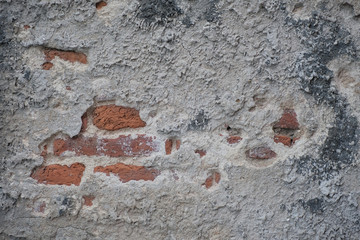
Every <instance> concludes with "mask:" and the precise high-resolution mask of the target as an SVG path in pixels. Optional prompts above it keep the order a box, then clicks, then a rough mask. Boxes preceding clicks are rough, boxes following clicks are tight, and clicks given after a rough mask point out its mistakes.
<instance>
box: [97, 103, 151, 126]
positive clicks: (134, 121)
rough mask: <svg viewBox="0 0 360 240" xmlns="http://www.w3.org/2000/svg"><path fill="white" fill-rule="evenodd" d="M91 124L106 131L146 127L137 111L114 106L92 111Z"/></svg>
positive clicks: (101, 107)
mask: <svg viewBox="0 0 360 240" xmlns="http://www.w3.org/2000/svg"><path fill="white" fill-rule="evenodd" d="M93 123H94V125H95V126H96V127H98V128H99V129H104V130H108V131H113V130H118V129H122V128H139V127H145V125H146V123H145V122H144V121H143V120H141V118H140V115H139V111H138V110H136V109H134V108H128V107H122V106H116V105H114V104H111V105H106V106H100V107H97V108H96V109H95V110H94V118H93Z"/></svg>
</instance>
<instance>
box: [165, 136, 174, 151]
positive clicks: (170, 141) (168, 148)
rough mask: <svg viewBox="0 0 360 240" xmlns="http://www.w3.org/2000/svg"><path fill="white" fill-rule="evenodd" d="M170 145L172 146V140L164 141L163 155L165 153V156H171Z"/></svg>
mask: <svg viewBox="0 0 360 240" xmlns="http://www.w3.org/2000/svg"><path fill="white" fill-rule="evenodd" d="M172 145H173V140H172V139H166V141H165V153H166V155H170V154H171V151H172Z"/></svg>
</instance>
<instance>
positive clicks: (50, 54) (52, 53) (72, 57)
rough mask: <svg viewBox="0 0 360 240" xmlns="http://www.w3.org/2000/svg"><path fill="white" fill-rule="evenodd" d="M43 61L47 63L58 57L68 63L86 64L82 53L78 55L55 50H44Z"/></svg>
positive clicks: (85, 58) (72, 52)
mask: <svg viewBox="0 0 360 240" xmlns="http://www.w3.org/2000/svg"><path fill="white" fill-rule="evenodd" d="M44 54H45V59H46V61H47V62H50V61H51V60H53V59H54V58H55V57H59V58H61V59H63V60H65V61H69V62H72V63H73V62H79V63H83V64H86V63H87V57H86V55H85V54H83V53H78V52H74V51H63V50H57V49H45V50H44Z"/></svg>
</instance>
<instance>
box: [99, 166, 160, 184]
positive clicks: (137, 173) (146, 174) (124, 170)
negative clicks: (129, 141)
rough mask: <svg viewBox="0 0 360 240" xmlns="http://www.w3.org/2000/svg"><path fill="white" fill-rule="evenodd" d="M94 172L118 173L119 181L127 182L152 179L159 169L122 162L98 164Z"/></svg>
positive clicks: (158, 172) (108, 174)
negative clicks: (104, 165)
mask: <svg viewBox="0 0 360 240" xmlns="http://www.w3.org/2000/svg"><path fill="white" fill-rule="evenodd" d="M94 172H103V173H106V175H107V176H110V173H113V174H115V175H118V177H119V179H120V181H121V182H124V183H126V182H128V181H131V180H135V181H139V180H144V181H154V179H155V178H156V177H157V176H158V175H159V174H160V171H159V170H156V169H148V168H145V167H144V166H135V165H126V164H123V163H117V164H115V165H110V166H107V167H102V166H98V167H95V169H94Z"/></svg>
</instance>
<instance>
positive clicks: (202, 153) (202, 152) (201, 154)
mask: <svg viewBox="0 0 360 240" xmlns="http://www.w3.org/2000/svg"><path fill="white" fill-rule="evenodd" d="M195 153H197V154H199V155H200V158H202V157H203V156H205V155H206V151H205V150H200V149H197V150H195Z"/></svg>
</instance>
